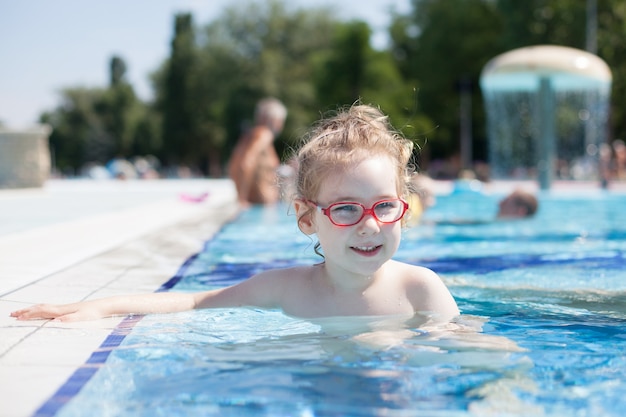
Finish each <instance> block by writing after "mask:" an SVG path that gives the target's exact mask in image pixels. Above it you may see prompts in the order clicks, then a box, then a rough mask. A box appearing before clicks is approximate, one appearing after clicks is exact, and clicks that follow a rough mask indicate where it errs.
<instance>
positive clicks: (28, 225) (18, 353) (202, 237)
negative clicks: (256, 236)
mask: <svg viewBox="0 0 626 417" xmlns="http://www.w3.org/2000/svg"><path fill="white" fill-rule="evenodd" d="M205 193H208V196H206V197H205ZM195 200H197V201H195ZM234 201H235V191H234V187H233V186H232V184H231V182H230V181H228V180H172V181H168V180H158V181H135V182H133V181H130V182H123V181H104V182H98V181H49V182H48V183H47V184H46V186H45V187H44V188H43V189H40V190H0V403H2V406H1V407H0V415H2V416H3V417H25V416H30V415H33V413H35V412H36V410H37V409H38V408H39V407H40V406H41V405H42V404H43V403H44V402H45V401H46V400H47V399H48V398H50V397H51V396H52V395H53V394H54V393H55V392H56V390H57V389H58V388H59V387H60V386H61V385H62V384H63V383H64V382H65V381H66V380H67V379H68V378H69V377H70V376H71V375H72V373H73V372H74V371H75V370H76V369H77V368H78V367H80V366H82V365H83V364H84V363H85V361H86V360H87V359H88V358H89V356H90V355H91V353H92V352H94V351H95V350H97V349H98V347H99V346H100V344H101V343H102V341H103V340H104V339H105V338H106V337H107V336H108V335H109V333H110V332H111V330H112V329H114V328H115V327H116V326H117V324H118V323H119V322H120V320H121V318H110V319H103V320H97V321H92V322H81V323H73V324H67V323H66V324H60V323H52V322H48V321H43V320H42V321H28V322H18V321H16V320H14V319H13V318H11V317H9V313H10V312H11V311H13V310H16V309H19V308H21V307H23V306H26V305H30V304H33V303H39V302H51V303H65V302H73V301H77V300H84V299H90V298H101V297H104V296H109V295H114V294H129V293H137V292H153V291H155V290H156V289H157V288H159V287H160V286H161V284H163V283H164V282H166V281H167V280H168V279H169V278H171V277H172V276H174V275H175V273H176V272H177V270H178V269H179V268H180V266H181V265H182V264H183V262H184V261H185V260H186V259H187V258H188V257H190V256H191V255H193V254H195V253H197V252H198V251H199V250H201V248H202V245H203V243H204V242H205V241H206V240H207V239H209V238H210V237H211V235H212V234H213V233H215V232H216V231H217V230H218V229H219V227H220V226H221V224H223V222H225V221H227V220H228V219H229V218H231V217H232V216H233V215H234V214H235V212H236V205H235V204H234Z"/></svg>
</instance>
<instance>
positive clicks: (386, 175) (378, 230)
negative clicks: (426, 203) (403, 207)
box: [305, 156, 402, 276]
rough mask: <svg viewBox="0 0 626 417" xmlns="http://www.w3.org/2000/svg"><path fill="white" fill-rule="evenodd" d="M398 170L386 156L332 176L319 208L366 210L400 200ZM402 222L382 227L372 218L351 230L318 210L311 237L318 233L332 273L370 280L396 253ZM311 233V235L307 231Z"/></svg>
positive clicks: (324, 185) (325, 184)
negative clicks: (357, 206)
mask: <svg viewBox="0 0 626 417" xmlns="http://www.w3.org/2000/svg"><path fill="white" fill-rule="evenodd" d="M395 173H396V168H395V166H394V164H393V163H392V161H391V160H390V159H389V158H388V157H386V156H378V157H372V158H369V159H365V160H363V161H361V162H359V163H357V164H356V165H354V166H352V167H347V169H346V170H343V169H341V168H339V169H337V170H336V171H335V172H331V173H329V175H328V176H327V177H326V179H325V180H324V181H322V183H321V186H320V193H319V195H318V196H317V200H316V201H315V202H316V203H317V204H318V205H319V206H320V207H328V206H329V205H330V204H333V203H338V202H357V203H361V204H362V205H363V206H365V207H366V208H370V207H372V205H373V204H374V203H376V202H378V201H380V200H385V199H393V198H398V197H399V196H398V184H397V182H398V179H397V177H396V174H395ZM401 223H402V222H401V221H397V222H395V223H391V224H384V223H380V222H379V221H378V220H376V219H375V218H374V217H373V216H372V215H371V214H367V215H365V217H363V218H362V219H361V221H360V222H359V223H357V224H355V225H352V226H336V225H334V224H332V223H331V221H330V219H329V218H328V217H327V216H326V215H324V214H323V213H322V212H321V210H316V211H315V213H314V214H313V215H312V218H311V227H312V229H311V230H310V233H317V238H318V239H319V241H320V244H321V246H322V249H323V252H324V257H325V262H326V266H327V268H330V269H329V271H333V270H335V271H337V272H338V273H341V274H345V273H349V274H356V275H366V276H371V275H372V274H374V272H376V271H377V270H378V269H379V268H380V267H381V266H382V265H383V264H384V263H385V262H386V261H388V260H389V259H391V257H392V256H393V255H394V254H395V253H396V250H397V249H398V246H399V245H400V237H401V231H402V224H401ZM305 232H309V231H305Z"/></svg>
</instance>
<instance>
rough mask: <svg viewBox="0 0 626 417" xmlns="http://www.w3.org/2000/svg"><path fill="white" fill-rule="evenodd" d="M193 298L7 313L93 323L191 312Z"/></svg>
mask: <svg viewBox="0 0 626 417" xmlns="http://www.w3.org/2000/svg"><path fill="white" fill-rule="evenodd" d="M194 302H195V295H194V294H186V293H170V292H166V293H151V294H140V295H121V296H115V297H107V298H101V299H97V300H90V301H81V302H78V303H71V304H37V305H34V306H31V307H27V308H24V309H22V310H17V311H14V312H12V313H11V317H15V318H17V319H18V320H36V319H54V320H56V321H81V320H95V319H99V318H103V317H110V316H118V315H126V314H132V313H137V314H148V313H170V312H176V311H185V310H190V309H192V308H194V306H195V304H194Z"/></svg>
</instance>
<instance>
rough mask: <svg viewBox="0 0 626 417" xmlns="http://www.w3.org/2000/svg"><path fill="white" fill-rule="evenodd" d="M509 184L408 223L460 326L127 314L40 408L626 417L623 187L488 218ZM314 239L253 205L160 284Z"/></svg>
mask: <svg viewBox="0 0 626 417" xmlns="http://www.w3.org/2000/svg"><path fill="white" fill-rule="evenodd" d="M499 197H501V196H498V195H478V194H461V195H459V194H452V195H449V196H439V197H438V198H437V204H436V205H435V206H434V207H433V208H431V209H430V210H429V211H428V212H427V213H426V215H425V218H424V219H423V222H422V224H421V225H419V226H416V227H413V228H410V229H407V230H406V231H405V232H404V237H403V241H402V244H401V247H400V250H399V252H398V254H397V257H396V258H397V259H399V260H403V261H405V262H410V263H415V264H420V265H425V266H428V267H430V268H432V269H434V270H435V271H436V272H438V273H439V274H440V275H441V276H442V278H443V279H444V281H445V282H446V284H447V285H448V286H449V288H450V290H451V292H452V293H453V295H454V296H455V298H456V299H457V302H458V304H459V307H460V308H461V310H462V313H463V314H462V316H461V317H460V318H459V319H458V320H457V321H456V322H455V323H453V324H452V325H450V328H430V327H427V326H424V325H423V323H422V322H420V321H419V318H416V319H415V320H409V321H399V320H396V319H393V318H351V319H328V320H326V321H325V320H321V321H317V322H310V321H306V320H299V319H295V318H291V317H288V316H286V315H284V314H282V313H281V312H278V311H262V310H257V309H218V310H204V311H193V312H185V313H179V314H169V315H151V316H146V317H144V318H142V319H140V320H138V319H137V318H131V319H128V320H127V321H126V322H125V324H123V325H122V326H120V328H119V329H118V330H117V331H116V332H114V334H112V335H111V336H110V338H109V339H108V341H107V342H105V344H104V345H103V346H102V348H101V350H100V351H98V352H95V353H94V355H93V356H92V358H91V359H90V361H89V362H88V363H87V364H85V366H84V367H83V369H81V370H78V371H77V375H78V374H81V372H82V374H83V377H82V380H81V379H80V378H79V377H78V376H75V377H74V379H73V380H70V381H69V382H68V384H66V387H65V388H64V389H62V390H60V392H59V393H58V394H57V395H56V396H55V397H54V398H52V399H51V400H50V401H49V402H48V404H47V405H45V406H44V407H42V414H45V413H46V412H47V413H48V414H49V415H52V414H54V415H58V416H83V415H85V410H89V415H90V416H151V417H152V416H213V415H215V416H306V417H308V416H474V415H480V416H483V415H497V416H509V415H510V416H537V415H549V416H593V417H596V416H622V415H623V413H624V410H626V359H625V358H626V355H625V353H626V291H625V290H626V222H625V221H624V219H626V215H625V213H626V196H625V195H620V194H611V193H606V192H601V191H598V192H594V193H588V194H585V195H583V194H577V195H574V194H571V195H569V194H558V193H548V192H546V193H543V194H541V195H540V210H539V212H538V214H537V215H536V216H535V217H534V218H532V219H529V220H517V221H493V218H494V216H495V212H496V206H497V201H498V199H499ZM451 219H455V220H458V219H469V220H476V221H475V222H468V223H455V222H451V221H449V220H451ZM314 244H315V241H314V240H312V239H311V238H310V237H307V236H305V235H303V234H302V233H300V232H299V231H298V229H297V227H296V225H295V217H294V215H293V213H289V210H288V209H287V207H286V206H280V207H274V208H264V209H261V208H253V209H251V210H248V211H246V212H244V213H242V215H241V216H240V217H239V218H238V219H236V220H235V221H234V222H232V223H230V224H228V225H226V226H225V227H224V228H223V229H222V230H221V232H220V233H219V234H218V235H216V236H215V237H214V238H213V239H212V240H211V241H209V242H207V244H206V247H205V249H204V251H203V252H201V253H199V254H198V255H197V256H195V257H193V258H191V259H189V260H188V261H187V262H186V263H185V264H184V265H183V266H182V267H181V269H180V272H179V274H178V275H177V276H176V277H174V278H172V280H170V282H168V283H166V284H165V285H164V287H163V290H175V291H197V290H203V289H206V288H209V287H213V286H223V285H230V284H233V283H236V282H238V281H240V280H242V279H245V278H246V277H248V276H250V275H251V274H253V273H256V272H259V271H262V270H265V269H268V268H277V267H287V266H292V265H296V264H310V263H312V262H319V258H318V257H317V255H315V254H314V253H313V246H314ZM85 375H87V376H85ZM79 380H80V381H81V382H79ZM72 384H73V385H72ZM76 384H78V385H79V386H78V387H76ZM79 389H80V391H79ZM78 391H79V392H78ZM68 393H71V395H68ZM68 396H69V397H70V398H71V401H69V402H67V403H66V400H67V397H68ZM46 410H47V411H46Z"/></svg>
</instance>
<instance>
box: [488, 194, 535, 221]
mask: <svg viewBox="0 0 626 417" xmlns="http://www.w3.org/2000/svg"><path fill="white" fill-rule="evenodd" d="M538 205H539V203H538V201H537V197H535V196H534V195H533V194H532V193H529V192H528V191H524V190H522V189H517V190H514V191H513V192H512V193H510V194H509V195H507V196H506V197H505V198H503V199H502V200H500V203H499V204H498V214H497V218H498V219H516V218H523V217H531V216H534V215H535V213H536V212H537V207H538Z"/></svg>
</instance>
